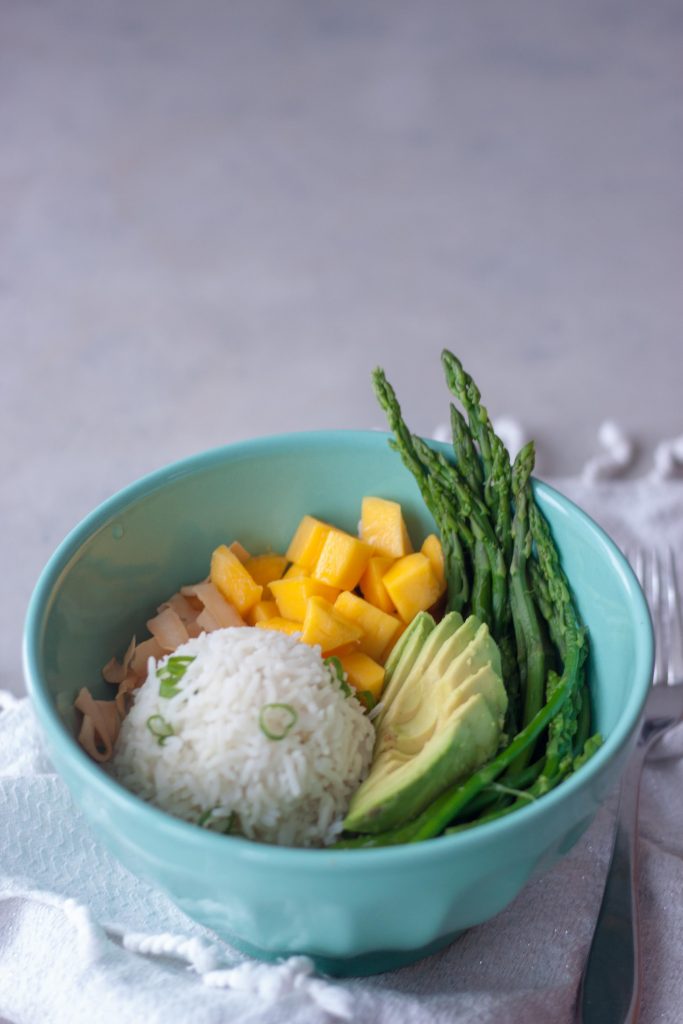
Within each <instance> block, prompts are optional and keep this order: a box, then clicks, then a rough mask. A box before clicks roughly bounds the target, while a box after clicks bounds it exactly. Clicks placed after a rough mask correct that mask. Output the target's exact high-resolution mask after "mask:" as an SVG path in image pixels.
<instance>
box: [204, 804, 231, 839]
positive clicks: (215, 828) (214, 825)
mask: <svg viewBox="0 0 683 1024" xmlns="http://www.w3.org/2000/svg"><path fill="white" fill-rule="evenodd" d="M215 810H216V808H215V807H210V808H209V809H208V811H204V813H203V814H202V815H200V816H199V818H198V819H197V824H198V825H199V827H200V828H205V829H207V830H208V831H209V832H222V833H223V835H226V836H227V835H228V833H229V832H231V831H232V826H233V825H234V824H235V818H236V817H237V815H236V814H235V812H234V811H231V812H230V814H214V811H215Z"/></svg>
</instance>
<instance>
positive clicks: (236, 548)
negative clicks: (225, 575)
mask: <svg viewBox="0 0 683 1024" xmlns="http://www.w3.org/2000/svg"><path fill="white" fill-rule="evenodd" d="M230 550H231V551H232V553H233V555H235V557H236V558H239V560H240V562H241V563H242V565H244V563H245V562H246V561H247V560H248V559H249V558H251V555H250V554H249V552H248V551H247V549H246V548H245V547H243V546H242V545H241V544H240V542H239V541H238V540H234V541H233V542H232V544H231V545H230Z"/></svg>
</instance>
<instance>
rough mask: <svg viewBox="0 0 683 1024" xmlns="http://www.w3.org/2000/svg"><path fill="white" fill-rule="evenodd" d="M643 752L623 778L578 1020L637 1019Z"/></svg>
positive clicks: (620, 1023) (614, 1022)
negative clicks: (639, 809) (640, 797)
mask: <svg viewBox="0 0 683 1024" xmlns="http://www.w3.org/2000/svg"><path fill="white" fill-rule="evenodd" d="M646 753H647V746H646V744H642V746H641V744H639V745H638V747H637V748H636V750H635V751H634V753H633V755H632V757H631V759H630V761H629V763H628V766H627V768H626V771H625V773H624V776H623V781H622V784H621V791H620V795H619V805H618V809H617V823H616V829H615V833H614V846H613V849H612V859H611V861H610V866H609V870H608V872H607V881H606V883H605V891H604V893H603V897H602V904H601V906H600V913H599V914H598V920H597V924H596V926H595V932H594V933H593V940H592V942H591V947H590V952H589V954H588V960H587V962H586V966H585V969H584V974H583V978H582V979H581V989H580V991H579V1000H578V1006H577V1014H576V1021H577V1024H633V1022H635V1021H636V1020H637V1019H638V1007H639V1005H640V989H641V965H640V942H639V934H638V932H639V914H638V884H637V883H638V874H637V871H638V857H637V853H638V849H637V848H638V797H639V793H640V779H641V775H642V771H643V762H644V760H645V754H646Z"/></svg>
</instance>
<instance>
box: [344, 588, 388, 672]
mask: <svg viewBox="0 0 683 1024" xmlns="http://www.w3.org/2000/svg"><path fill="white" fill-rule="evenodd" d="M334 607H335V608H336V610H337V611H338V612H341V614H342V615H344V616H345V618H347V619H349V621H350V622H355V623H357V624H358V625H359V626H360V628H361V629H362V630H363V635H362V636H361V638H360V640H359V641H358V650H359V651H361V652H362V653H363V654H367V655H369V657H370V658H374V659H375V661H377V660H378V659H379V658H381V656H382V651H384V650H385V648H386V647H387V646H388V645H389V644H390V643H391V641H392V640H393V638H394V636H395V635H396V633H397V632H398V629H399V623H398V620H397V619H395V618H394V616H393V615H387V613H386V612H383V611H380V609H379V608H375V606H374V605H373V604H370V602H369V601H365V600H363V598H362V597H357V596H356V594H351V593H349V591H348V590H343V591H342V592H341V594H340V595H339V597H338V598H337V600H336V601H335V602H334Z"/></svg>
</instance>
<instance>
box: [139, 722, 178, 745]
mask: <svg viewBox="0 0 683 1024" xmlns="http://www.w3.org/2000/svg"><path fill="white" fill-rule="evenodd" d="M145 724H146V726H147V728H148V729H149V731H150V732H151V734H152V736H156V738H157V740H158V743H159V746H160V747H163V745H164V743H165V742H166V740H167V739H168V737H169V736H175V732H174V731H173V726H172V725H171V723H170V722H167V721H166V719H165V718H164V717H163V715H150V716H149V718H148V719H147V721H146V723H145Z"/></svg>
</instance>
